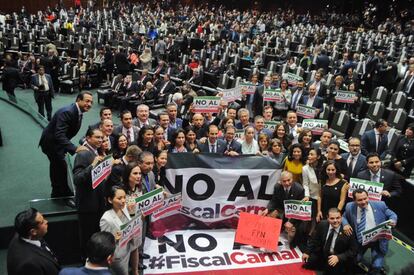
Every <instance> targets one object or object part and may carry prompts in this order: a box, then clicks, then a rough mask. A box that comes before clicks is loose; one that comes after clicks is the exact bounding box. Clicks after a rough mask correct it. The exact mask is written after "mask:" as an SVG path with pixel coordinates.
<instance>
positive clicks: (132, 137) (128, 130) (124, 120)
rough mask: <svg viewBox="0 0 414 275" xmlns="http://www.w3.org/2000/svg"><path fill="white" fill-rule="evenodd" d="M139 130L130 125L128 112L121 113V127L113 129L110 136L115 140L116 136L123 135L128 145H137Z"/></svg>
mask: <svg viewBox="0 0 414 275" xmlns="http://www.w3.org/2000/svg"><path fill="white" fill-rule="evenodd" d="M138 132H139V128H138V127H137V126H134V125H133V124H132V114H131V112H130V111H123V112H122V113H121V125H119V126H117V127H115V128H114V132H113V133H112V135H113V136H114V137H115V139H116V138H117V136H118V135H120V134H124V135H125V136H126V137H127V140H128V144H129V145H132V144H137V141H138Z"/></svg>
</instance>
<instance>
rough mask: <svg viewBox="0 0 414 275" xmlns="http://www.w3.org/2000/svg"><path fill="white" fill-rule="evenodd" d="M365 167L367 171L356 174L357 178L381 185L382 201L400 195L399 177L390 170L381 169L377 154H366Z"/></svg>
mask: <svg viewBox="0 0 414 275" xmlns="http://www.w3.org/2000/svg"><path fill="white" fill-rule="evenodd" d="M367 167H368V169H366V170H364V171H361V172H359V173H358V178H360V179H364V180H369V181H375V182H380V183H383V184H384V188H383V191H382V193H381V194H382V198H383V200H384V199H385V201H386V202H387V199H389V198H390V197H392V198H394V197H399V196H400V195H401V183H400V180H401V179H400V176H399V175H398V174H396V173H395V172H393V171H391V170H388V169H385V168H381V160H380V158H379V155H378V154H377V153H370V154H368V156H367Z"/></svg>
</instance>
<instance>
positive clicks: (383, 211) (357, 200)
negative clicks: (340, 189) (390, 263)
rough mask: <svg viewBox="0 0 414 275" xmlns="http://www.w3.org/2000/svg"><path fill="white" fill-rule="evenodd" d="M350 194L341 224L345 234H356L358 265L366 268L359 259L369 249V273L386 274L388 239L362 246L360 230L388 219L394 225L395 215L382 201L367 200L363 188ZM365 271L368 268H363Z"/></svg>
mask: <svg viewBox="0 0 414 275" xmlns="http://www.w3.org/2000/svg"><path fill="white" fill-rule="evenodd" d="M352 196H353V198H354V201H353V202H350V203H348V204H347V205H346V207H345V212H344V216H343V220H342V224H343V225H344V232H345V234H346V235H348V236H351V235H352V234H355V235H356V236H357V240H358V255H357V261H358V265H359V266H361V267H363V268H364V269H365V268H366V266H365V265H364V264H362V263H361V261H362V259H363V256H364V254H365V252H366V251H367V250H368V249H371V270H370V274H373V275H379V274H386V273H385V270H384V258H385V255H386V254H387V251H388V240H386V239H379V240H377V241H375V242H371V243H368V244H367V245H365V246H363V245H362V232H363V231H365V230H368V229H371V228H373V227H375V226H377V225H378V224H380V223H383V222H385V221H388V220H391V222H390V225H391V226H393V227H394V226H395V225H396V224H397V215H396V214H395V213H394V212H393V211H392V210H391V209H389V208H388V206H387V205H386V204H385V203H384V202H383V201H369V198H368V193H367V191H365V190H363V189H356V190H354V192H353V193H352ZM365 271H368V270H367V269H365Z"/></svg>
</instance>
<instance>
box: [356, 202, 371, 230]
mask: <svg viewBox="0 0 414 275" xmlns="http://www.w3.org/2000/svg"><path fill="white" fill-rule="evenodd" d="M357 209H358V210H357V223H359V222H360V221H361V208H360V207H357ZM375 226H376V224H375V217H374V211H372V207H371V205H370V204H369V203H368V206H367V207H366V208H365V230H368V229H371V228H373V227H375ZM358 234H360V232H358Z"/></svg>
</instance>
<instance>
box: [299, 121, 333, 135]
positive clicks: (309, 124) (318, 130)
mask: <svg viewBox="0 0 414 275" xmlns="http://www.w3.org/2000/svg"><path fill="white" fill-rule="evenodd" d="M302 128H307V129H310V130H311V131H312V134H314V135H321V134H322V132H323V130H325V129H328V121H327V120H325V119H304V120H303V121H302Z"/></svg>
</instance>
